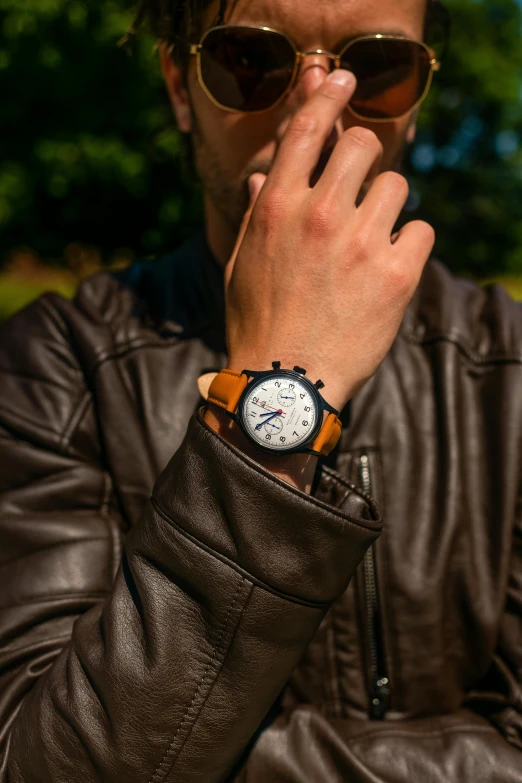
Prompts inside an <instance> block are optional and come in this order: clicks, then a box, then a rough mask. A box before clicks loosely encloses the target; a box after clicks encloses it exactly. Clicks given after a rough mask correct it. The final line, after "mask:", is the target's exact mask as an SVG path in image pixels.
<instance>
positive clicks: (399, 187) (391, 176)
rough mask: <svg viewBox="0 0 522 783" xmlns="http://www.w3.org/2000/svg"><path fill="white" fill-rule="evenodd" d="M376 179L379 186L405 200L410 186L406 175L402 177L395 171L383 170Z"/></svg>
mask: <svg viewBox="0 0 522 783" xmlns="http://www.w3.org/2000/svg"><path fill="white" fill-rule="evenodd" d="M378 179H379V180H380V184H381V186H383V187H384V188H386V190H387V191H389V192H390V193H391V194H392V195H393V196H395V197H396V198H399V199H403V200H404V201H406V199H407V198H408V193H409V192H410V186H409V184H408V180H407V179H406V177H403V175H402V174H399V173H398V172H397V171H385V172H383V173H382V174H379V177H378Z"/></svg>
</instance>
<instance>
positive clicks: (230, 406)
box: [208, 369, 248, 413]
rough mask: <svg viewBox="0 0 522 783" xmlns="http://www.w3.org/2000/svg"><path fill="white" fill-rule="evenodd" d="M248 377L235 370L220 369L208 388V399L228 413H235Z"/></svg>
mask: <svg viewBox="0 0 522 783" xmlns="http://www.w3.org/2000/svg"><path fill="white" fill-rule="evenodd" d="M247 384H248V378H247V376H246V375H244V374H243V373H242V372H237V370H229V369H223V370H220V371H219V372H218V373H217V375H216V377H215V378H214V380H213V381H212V383H211V384H210V388H209V390H208V401H209V402H211V403H213V404H214V405H217V406H218V407H220V408H223V410H226V411H228V412H229V413H235V412H236V409H237V406H238V404H239V400H240V399H241V395H242V394H243V392H244V391H245V389H246V387H247Z"/></svg>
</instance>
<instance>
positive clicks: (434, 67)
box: [189, 24, 441, 122]
mask: <svg viewBox="0 0 522 783" xmlns="http://www.w3.org/2000/svg"><path fill="white" fill-rule="evenodd" d="M230 29H234V30H262V31H263V32H267V33H276V34H277V35H281V36H283V38H286V40H287V41H288V43H289V44H290V46H291V47H292V49H293V50H294V52H295V62H294V70H293V73H292V78H291V80H290V83H289V85H288V87H287V88H286V90H285V91H284V92H283V93H282V95H281V96H280V97H279V98H278V99H277V100H276V101H274V103H272V104H270V106H267V107H266V109H255V110H253V111H248V112H245V111H244V110H241V109H232V108H230V106H224V105H223V104H222V103H220V102H219V101H217V100H216V99H215V98H214V96H213V95H212V93H211V92H210V90H209V89H208V87H207V86H206V84H205V81H204V79H203V74H202V72H201V51H202V49H203V45H204V43H205V39H206V38H207V36H208V35H210V33H213V32H215V31H216V30H230ZM375 40H387V41H408V42H410V43H415V44H418V45H419V46H422V48H423V49H425V51H426V53H427V55H428V57H429V58H430V72H429V74H428V78H427V80H426V87H425V89H424V92H423V93H422V95H421V97H420V98H419V99H418V100H417V101H416V103H415V104H414V105H413V106H412V107H411V109H408V111H406V112H404V113H403V114H400V115H398V116H397V117H386V118H383V117H364V116H363V115H362V114H358V113H357V112H356V111H355V110H354V109H353V108H352V107H351V106H350V104H349V103H348V104H347V107H348V110H349V111H350V113H351V114H353V116H354V117H356V118H357V119H359V120H363V121H364V122H395V121H396V120H401V119H402V118H403V117H407V116H408V115H409V114H411V113H412V112H413V111H415V109H417V108H418V107H419V106H420V105H421V103H422V102H423V101H424V100H425V98H426V96H427V95H428V93H429V91H430V87H431V84H432V81H433V73H434V71H438V70H440V66H441V63H440V61H439V60H438V59H437V58H436V57H434V52H433V50H432V49H430V48H429V46H428V45H427V44H425V43H424V42H423V41H416V40H415V39H414V38H408V37H407V36H404V35H381V34H379V33H378V34H376V35H361V36H359V37H358V38H354V39H353V40H351V41H349V42H348V43H347V44H346V46H344V47H343V48H342V50H341V51H340V52H339V54H335V52H328V51H326V50H325V49H312V50H310V51H307V52H300V51H299V49H298V48H297V46H296V45H295V43H294V42H293V41H292V39H291V38H289V37H288V36H287V35H286V33H282V32H281V31H280V30H274V29H273V28H272V27H256V26H253V25H252V26H250V25H231V24H226V25H217V26H215V27H211V28H210V29H208V30H207V31H206V33H205V34H204V35H203V37H202V38H201V40H200V42H199V43H198V44H189V54H190V55H191V56H196V63H197V76H198V82H199V84H200V86H201V88H202V89H203V91H204V92H205V94H206V95H207V97H208V98H209V99H210V100H211V101H212V103H214V105H215V106H217V107H218V108H220V109H223V110H224V111H228V112H231V113H233V114H261V113H262V112H265V111H269V110H270V109H273V108H274V106H277V105H278V104H279V103H281V101H282V100H283V99H284V98H285V96H286V95H287V94H288V93H289V92H290V91H291V90H292V88H293V87H294V85H295V82H296V79H297V75H298V73H299V69H300V66H301V63H302V62H303V59H304V58H305V57H309V56H311V55H314V54H315V55H317V54H320V55H324V56H325V57H328V58H329V59H330V60H333V61H334V67H335V68H340V67H341V58H342V57H343V55H345V54H346V52H347V51H348V49H349V48H350V47H351V46H353V45H354V44H356V43H358V42H359V41H375Z"/></svg>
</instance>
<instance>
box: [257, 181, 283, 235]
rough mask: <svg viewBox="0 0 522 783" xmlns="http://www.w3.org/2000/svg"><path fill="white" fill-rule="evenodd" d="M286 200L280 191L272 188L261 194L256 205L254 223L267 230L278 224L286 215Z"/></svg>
mask: <svg viewBox="0 0 522 783" xmlns="http://www.w3.org/2000/svg"><path fill="white" fill-rule="evenodd" d="M287 203H288V198H287V196H286V194H284V193H283V192H282V191H281V190H280V189H278V188H273V189H272V190H270V191H268V192H267V193H264V194H263V198H259V199H258V202H257V204H256V211H255V216H256V221H257V222H259V224H260V226H262V227H265V228H268V227H272V226H274V225H275V224H276V223H279V222H280V221H281V220H282V219H283V218H284V216H285V214H286V205H287Z"/></svg>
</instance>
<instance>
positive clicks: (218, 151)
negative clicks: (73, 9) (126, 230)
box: [162, 0, 426, 242]
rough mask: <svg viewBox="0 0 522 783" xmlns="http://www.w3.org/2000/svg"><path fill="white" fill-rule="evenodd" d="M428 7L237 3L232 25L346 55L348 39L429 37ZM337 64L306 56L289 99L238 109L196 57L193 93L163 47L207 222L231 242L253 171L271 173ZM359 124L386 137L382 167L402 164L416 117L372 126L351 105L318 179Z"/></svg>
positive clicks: (287, 0)
mask: <svg viewBox="0 0 522 783" xmlns="http://www.w3.org/2000/svg"><path fill="white" fill-rule="evenodd" d="M425 7H426V4H425V0H237V2H235V3H234V2H230V3H229V8H228V11H227V16H226V18H225V23H226V24H244V25H251V26H266V27H271V28H273V29H275V30H279V31H281V32H283V33H285V34H286V35H287V36H288V37H290V38H291V39H292V40H293V41H294V42H295V44H296V46H297V48H298V49H299V50H300V51H309V50H316V49H323V50H327V51H330V52H338V51H339V50H340V48H341V46H342V44H343V42H346V41H348V40H349V39H351V38H355V37H357V36H360V35H366V34H372V33H389V34H395V35H397V34H399V35H404V36H407V37H409V38H415V39H417V40H422V35H423V26H424V15H425ZM217 10H218V4H217V2H216V3H214V4H212V5H211V6H210V7H209V8H208V10H207V12H206V14H205V17H204V24H203V29H208V27H211V26H212V24H213V23H214V20H215V18H216V14H217ZM331 62H332V61H331V60H328V59H327V58H325V57H324V56H321V55H313V56H309V57H306V58H305V59H304V62H303V64H302V66H301V70H300V73H299V77H298V80H297V82H296V84H295V86H294V88H293V89H292V91H291V92H289V93H288V94H287V95H286V96H285V98H284V99H283V101H281V102H280V103H279V104H277V105H276V106H274V107H273V108H271V109H268V110H267V111H264V112H261V113H257V114H234V113H231V112H227V111H225V110H223V109H220V108H219V107H217V106H216V105H215V104H214V103H213V102H212V101H211V100H210V99H209V98H208V96H207V95H206V93H205V92H204V91H203V89H202V88H201V86H200V84H199V83H198V79H197V74H196V63H195V58H194V57H192V58H191V62H190V64H189V69H188V73H187V79H186V87H187V90H186V91H185V90H184V88H183V84H182V79H181V76H180V73H179V69H178V68H177V67H176V66H175V65H174V63H173V62H172V60H171V59H170V58H169V57H168V56H167V55H166V53H165V51H163V53H162V66H163V70H164V74H165V79H166V83H167V87H168V90H169V94H170V97H171V101H172V104H173V107H174V110H175V113H176V116H177V119H178V124H179V125H180V127H181V129H182V130H185V131H189V132H191V133H192V137H193V143H194V150H195V161H196V167H197V171H198V173H199V176H200V178H201V180H202V183H203V186H204V192H205V208H206V215H207V222H209V223H210V224H212V225H213V226H214V227H216V226H219V229H220V231H221V232H223V233H225V234H227V235H229V236H230V242H233V239H234V238H235V236H236V235H237V232H238V230H239V226H240V223H241V220H242V217H243V214H244V212H245V210H246V207H247V206H248V188H247V181H248V178H249V176H250V175H251V174H252V173H254V172H256V171H260V172H263V173H265V174H268V173H269V171H270V168H271V166H272V163H273V160H274V157H275V155H276V152H277V149H278V146H279V144H280V141H281V139H282V137H283V134H284V132H285V130H286V128H287V127H288V123H289V122H290V120H291V119H292V117H293V116H294V115H295V113H296V112H297V111H298V110H299V109H300V108H301V107H302V106H303V104H304V103H305V102H306V101H307V100H308V98H309V97H310V96H311V95H312V93H313V92H314V91H315V90H316V89H317V87H318V86H319V85H320V84H321V83H322V81H323V80H324V79H325V77H326V76H327V74H328V72H329V70H330V68H331ZM354 125H363V126H365V127H367V128H370V129H371V130H373V131H374V132H375V133H376V134H377V136H378V137H379V139H380V141H381V142H382V144H383V147H384V156H383V159H382V164H381V171H386V170H389V169H395V170H397V169H398V168H399V167H400V163H401V158H402V153H403V149H404V146H405V143H406V141H407V140H411V139H412V138H413V130H414V117H413V115H412V116H409V117H405V118H402V119H400V120H395V121H392V122H386V123H372V122H364V121H362V120H359V119H357V118H355V117H354V116H353V115H352V114H351V113H350V112H349V111H348V109H347V110H346V111H345V112H344V113H343V115H342V117H341V118H340V119H339V121H338V123H337V125H336V127H335V129H334V131H333V133H332V136H331V138H330V139H329V141H328V143H327V145H326V148H325V154H324V155H323V156H322V159H321V161H320V164H319V167H318V171H317V172H316V176H318V175H320V171H321V169H322V167H323V166H324V165H325V163H326V161H327V159H328V156H329V151H331V148H332V145H334V144H335V140H336V138H338V137H339V134H340V133H342V131H343V130H346V129H347V128H350V127H352V126H354ZM376 173H377V172H373V175H375V174H376ZM367 185H368V183H366V186H367Z"/></svg>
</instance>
